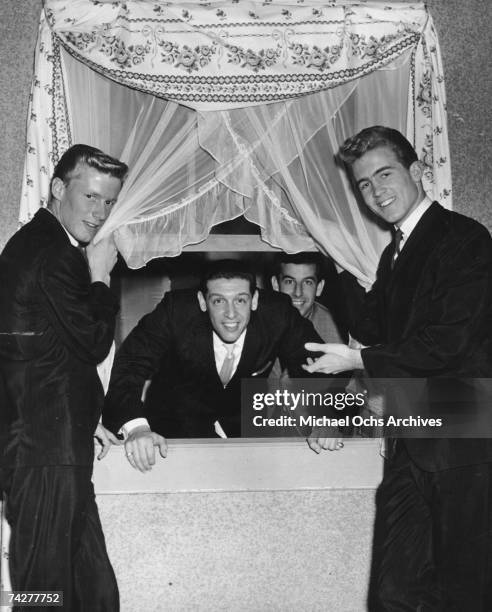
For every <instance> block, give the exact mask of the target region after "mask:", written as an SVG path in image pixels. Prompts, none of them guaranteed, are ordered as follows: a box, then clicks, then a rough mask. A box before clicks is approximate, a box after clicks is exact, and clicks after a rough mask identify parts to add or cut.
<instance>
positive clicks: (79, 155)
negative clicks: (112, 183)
mask: <svg viewBox="0 0 492 612" xmlns="http://www.w3.org/2000/svg"><path fill="white" fill-rule="evenodd" d="M80 164H85V165H87V166H89V167H90V168H94V169H95V170H98V171H99V172H102V173H103V174H109V175H110V176H113V177H115V178H118V179H120V181H122V182H123V180H124V179H125V176H126V173H127V172H128V166H127V165H126V164H124V163H123V162H121V161H119V160H118V159H116V158H114V157H111V155H107V154H106V153H103V152H102V151H100V150H99V149H96V148H94V147H91V146H89V145H86V144H76V145H73V147H70V148H69V149H67V150H66V151H65V153H64V154H63V155H62V156H61V157H60V159H59V161H58V163H57V164H56V167H55V171H54V172H53V177H52V179H51V181H52V182H53V179H55V178H59V179H61V180H62V181H63V182H64V183H65V184H68V183H69V182H70V179H71V178H72V175H73V174H74V172H75V170H76V169H77V167H78V166H79V165H80Z"/></svg>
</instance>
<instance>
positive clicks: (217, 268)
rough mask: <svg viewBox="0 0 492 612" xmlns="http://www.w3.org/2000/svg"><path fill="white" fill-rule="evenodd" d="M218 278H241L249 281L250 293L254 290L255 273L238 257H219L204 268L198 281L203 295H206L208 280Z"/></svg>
mask: <svg viewBox="0 0 492 612" xmlns="http://www.w3.org/2000/svg"><path fill="white" fill-rule="evenodd" d="M218 278H226V279H231V278H242V279H244V280H246V281H248V283H249V289H250V292H251V295H253V294H254V292H255V290H256V275H255V274H254V272H253V271H252V270H251V268H250V267H249V266H248V264H246V263H245V262H244V261H240V260H238V259H220V260H218V261H213V262H211V263H210V264H209V265H208V266H207V268H206V269H205V272H204V274H203V275H202V279H201V282H200V291H201V292H202V293H203V295H207V291H208V288H207V283H208V281H211V280H215V279H218Z"/></svg>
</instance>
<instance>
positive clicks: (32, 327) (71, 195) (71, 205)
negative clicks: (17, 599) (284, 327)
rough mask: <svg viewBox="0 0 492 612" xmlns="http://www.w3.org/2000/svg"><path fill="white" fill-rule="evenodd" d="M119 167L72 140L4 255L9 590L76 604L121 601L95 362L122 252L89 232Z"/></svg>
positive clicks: (0, 349)
mask: <svg viewBox="0 0 492 612" xmlns="http://www.w3.org/2000/svg"><path fill="white" fill-rule="evenodd" d="M126 172H127V167H126V165H125V164H123V163H121V162H119V161H118V160H116V159H113V158H112V157H110V156H108V155H106V154H104V153H103V152H102V151H99V150H98V149H94V148H92V147H89V146H86V145H75V146H73V147H71V148H70V149H69V150H68V151H67V152H66V153H65V154H64V155H63V156H62V157H61V159H60V161H59V162H58V164H57V166H56V168H55V172H54V175H53V178H52V181H51V197H50V203H49V208H48V209H40V210H39V211H38V212H37V213H36V215H35V216H34V217H33V219H32V220H31V221H30V222H29V223H27V224H26V225H25V226H23V227H22V228H21V229H20V230H19V231H18V232H17V233H16V234H15V235H14V236H13V237H12V238H11V239H10V241H9V242H8V244H7V245H6V247H5V249H4V251H3V253H2V255H1V256H0V285H1V287H2V291H1V293H0V378H1V383H2V384H1V386H0V388H1V395H2V396H1V398H0V461H1V463H0V468H1V469H0V485H1V487H2V488H3V490H4V491H5V492H6V517H7V520H8V522H9V524H10V527H11V539H10V559H9V563H10V578H11V583H12V587H13V589H14V590H16V591H31V592H32V591H40V590H41V591H48V592H53V591H62V593H63V606H64V609H65V610H71V611H78V610H94V611H96V610H98V611H100V612H103V611H104V612H109V611H115V610H118V609H119V600H118V589H117V585H116V580H115V576H114V572H113V569H112V567H111V564H110V562H109V559H108V556H107V552H106V547H105V543H104V535H103V533H102V529H101V525H100V522H99V516H98V511H97V506H96V503H95V499H94V490H93V486H92V482H91V476H92V464H93V460H94V441H93V436H94V432H95V430H96V427H97V428H98V430H97V432H96V435H97V436H98V437H100V438H102V440H103V446H104V448H103V452H102V453H101V455H100V456H102V455H104V454H105V452H106V450H107V448H108V447H109V444H110V442H109V437H112V435H111V434H109V432H105V430H104V429H103V428H102V427H101V426H99V427H98V421H99V416H100V412H101V407H102V403H103V397H104V394H103V389H102V386H101V382H100V380H99V377H98V374H97V365H98V363H100V362H101V361H103V359H104V358H105V357H106V355H107V354H108V351H109V349H110V347H111V343H112V341H113V335H114V326H115V316H116V312H117V310H118V304H117V302H116V300H115V298H114V296H113V294H112V293H111V291H110V289H109V273H110V271H111V269H112V268H113V266H114V264H115V262H116V255H117V253H116V248H115V245H114V243H113V240H112V238H108V239H104V240H101V241H100V242H99V243H98V244H96V245H94V244H93V243H92V239H93V238H94V236H95V234H96V232H97V231H98V229H99V228H100V227H101V225H102V224H103V223H104V220H105V219H106V217H107V215H108V214H109V211H110V210H111V207H112V206H113V204H114V203H115V201H116V198H117V197H118V193H119V191H120V189H121V185H122V181H123V178H124V176H125V174H126ZM82 249H83V250H82ZM84 251H85V252H84ZM108 434H109V437H108ZM115 441H116V440H115Z"/></svg>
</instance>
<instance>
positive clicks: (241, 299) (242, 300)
mask: <svg viewBox="0 0 492 612" xmlns="http://www.w3.org/2000/svg"><path fill="white" fill-rule="evenodd" d="M236 304H240V305H241V306H242V305H243V304H246V298H237V300H236Z"/></svg>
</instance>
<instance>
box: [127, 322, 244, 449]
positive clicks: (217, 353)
mask: <svg viewBox="0 0 492 612" xmlns="http://www.w3.org/2000/svg"><path fill="white" fill-rule="evenodd" d="M245 337H246V330H244V331H243V333H242V334H241V335H240V336H239V338H238V339H237V340H236V342H234V343H233V345H232V346H233V347H234V349H233V350H234V365H233V370H232V374H233V375H234V372H235V371H236V370H237V364H238V363H239V360H240V359H241V355H242V352H243V346H244V339H245ZM212 338H213V347H214V357H215V367H216V368H217V373H220V370H221V369H222V365H223V363H224V360H225V358H226V357H227V354H228V347H230V346H231V345H229V344H226V343H225V342H223V341H222V340H221V339H220V338H219V336H218V335H217V334H216V333H215V332H212ZM141 425H146V426H147V427H148V426H149V422H148V421H147V419H145V418H143V417H139V418H137V419H132V420H131V421H128V422H127V423H125V424H124V425H123V426H122V428H121V429H120V433H122V434H123V436H124V437H125V440H126V438H127V437H128V436H129V435H130V433H131V432H132V431H133V430H134V429H135V428H136V427H140V426H141ZM214 429H215V433H216V434H217V435H218V436H219V437H220V438H227V435H226V434H225V432H224V430H223V429H222V427H221V426H220V423H219V421H215V423H214Z"/></svg>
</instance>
